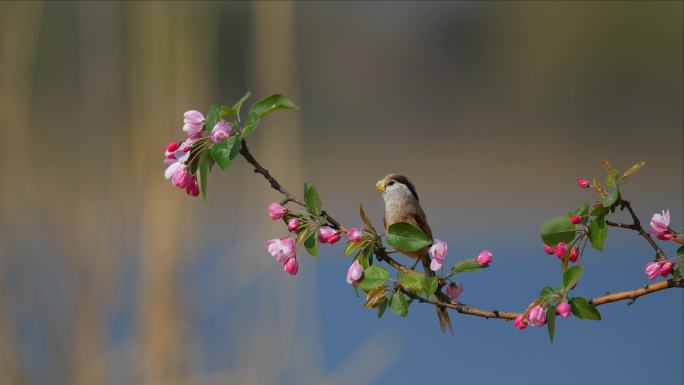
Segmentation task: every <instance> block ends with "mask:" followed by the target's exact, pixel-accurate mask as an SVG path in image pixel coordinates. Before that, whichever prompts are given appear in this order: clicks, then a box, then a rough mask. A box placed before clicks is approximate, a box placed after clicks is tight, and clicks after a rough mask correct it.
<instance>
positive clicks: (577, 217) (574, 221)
mask: <svg viewBox="0 0 684 385" xmlns="http://www.w3.org/2000/svg"><path fill="white" fill-rule="evenodd" d="M570 222H572V224H573V225H576V224H579V223H580V222H582V216H581V215H573V216H571V217H570Z"/></svg>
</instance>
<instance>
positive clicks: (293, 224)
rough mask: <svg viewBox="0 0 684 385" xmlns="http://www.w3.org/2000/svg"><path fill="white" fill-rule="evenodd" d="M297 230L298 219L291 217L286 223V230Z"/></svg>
mask: <svg viewBox="0 0 684 385" xmlns="http://www.w3.org/2000/svg"><path fill="white" fill-rule="evenodd" d="M298 228H299V218H297V217H292V218H290V219H289V220H288V221H287V229H288V230H290V231H297V229H298Z"/></svg>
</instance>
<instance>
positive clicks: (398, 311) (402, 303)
mask: <svg viewBox="0 0 684 385" xmlns="http://www.w3.org/2000/svg"><path fill="white" fill-rule="evenodd" d="M389 306H390V310H391V311H392V313H394V314H395V315H398V316H399V317H406V315H407V314H408V304H407V303H406V298H405V297H404V293H402V292H400V291H397V292H395V293H394V294H393V295H392V299H390V305H389Z"/></svg>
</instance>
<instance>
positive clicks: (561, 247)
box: [556, 242, 568, 260]
mask: <svg viewBox="0 0 684 385" xmlns="http://www.w3.org/2000/svg"><path fill="white" fill-rule="evenodd" d="M566 251H568V245H567V244H566V243H565V242H559V243H558V245H556V257H558V259H560V260H563V257H565V252H566Z"/></svg>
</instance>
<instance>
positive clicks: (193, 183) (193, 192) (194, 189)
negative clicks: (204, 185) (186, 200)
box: [185, 174, 200, 197]
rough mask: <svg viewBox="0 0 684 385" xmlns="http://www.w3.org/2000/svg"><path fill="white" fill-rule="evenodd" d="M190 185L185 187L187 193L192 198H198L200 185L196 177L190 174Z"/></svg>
mask: <svg viewBox="0 0 684 385" xmlns="http://www.w3.org/2000/svg"><path fill="white" fill-rule="evenodd" d="M188 175H189V176H188V185H187V186H185V192H186V193H187V194H188V195H190V196H191V197H196V196H198V195H199V194H200V190H199V183H197V178H195V176H194V175H192V174H188Z"/></svg>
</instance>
